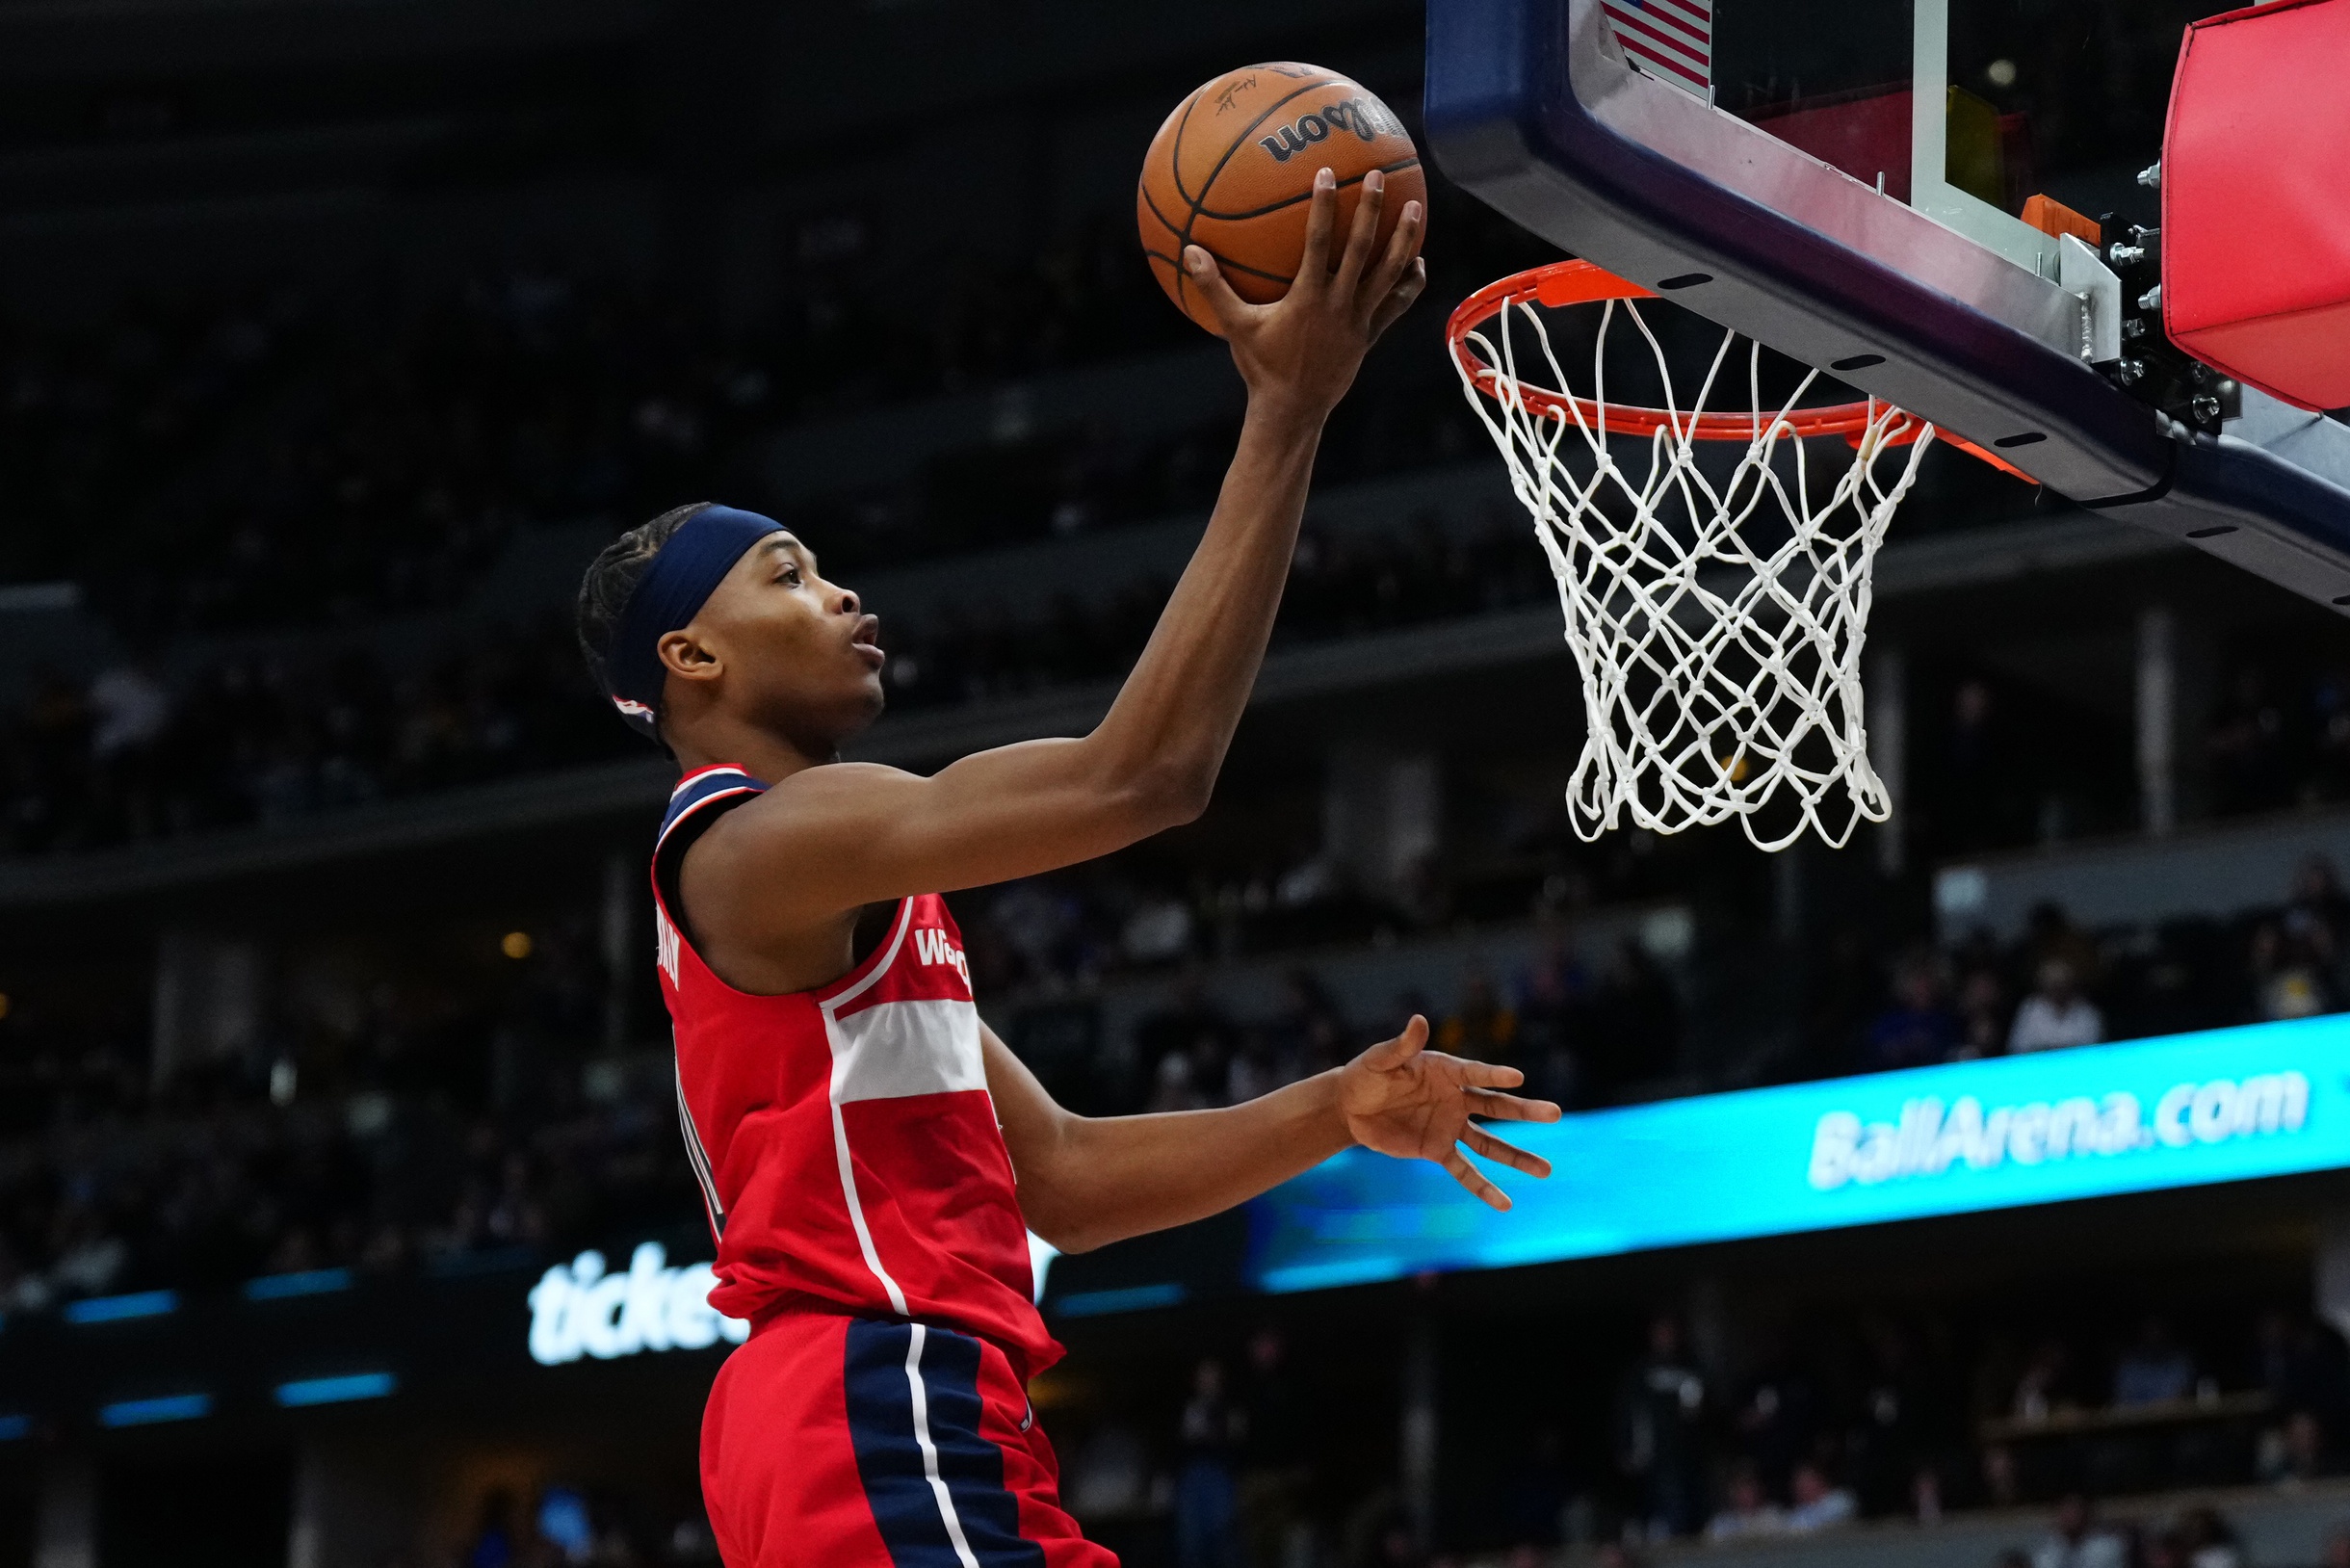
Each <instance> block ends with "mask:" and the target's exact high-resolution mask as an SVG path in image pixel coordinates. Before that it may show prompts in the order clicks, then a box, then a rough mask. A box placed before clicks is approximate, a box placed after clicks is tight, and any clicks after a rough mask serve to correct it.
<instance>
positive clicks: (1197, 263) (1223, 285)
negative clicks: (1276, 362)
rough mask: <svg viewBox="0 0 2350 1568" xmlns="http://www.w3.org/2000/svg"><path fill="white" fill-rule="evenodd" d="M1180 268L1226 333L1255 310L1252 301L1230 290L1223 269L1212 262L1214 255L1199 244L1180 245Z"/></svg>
mask: <svg viewBox="0 0 2350 1568" xmlns="http://www.w3.org/2000/svg"><path fill="white" fill-rule="evenodd" d="M1183 270H1184V272H1185V274H1187V275H1188V277H1189V278H1190V280H1191V286H1192V287H1193V288H1195V289H1197V290H1199V292H1200V296H1201V298H1203V299H1205V300H1206V301H1208V308H1209V309H1210V310H1211V311H1213V312H1214V314H1215V319H1216V321H1217V323H1218V324H1219V325H1221V326H1222V327H1223V329H1224V335H1225V336H1226V337H1230V336H1232V334H1233V331H1234V330H1235V329H1236V328H1237V327H1240V326H1241V325H1243V324H1244V323H1246V322H1247V320H1248V318H1249V317H1250V316H1251V315H1252V314H1253V313H1254V312H1255V311H1256V309H1257V307H1256V306H1255V305H1252V304H1250V303H1249V302H1248V301H1245V300H1243V299H1241V298H1240V296H1239V295H1237V294H1235V293H1233V292H1232V284H1231V283H1229V282H1228V281H1226V280H1225V277H1224V269H1222V268H1221V267H1218V266H1217V265H1216V264H1215V258H1214V256H1212V255H1210V254H1208V252H1207V250H1206V249H1205V248H1203V247H1200V246H1196V245H1187V246H1185V247H1184V248H1183Z"/></svg>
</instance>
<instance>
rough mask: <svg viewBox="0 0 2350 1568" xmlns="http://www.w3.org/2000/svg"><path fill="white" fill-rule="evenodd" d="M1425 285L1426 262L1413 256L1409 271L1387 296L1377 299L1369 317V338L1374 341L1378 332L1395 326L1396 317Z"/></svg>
mask: <svg viewBox="0 0 2350 1568" xmlns="http://www.w3.org/2000/svg"><path fill="white" fill-rule="evenodd" d="M1427 286H1428V264H1427V262H1426V261H1425V260H1424V259H1423V258H1422V257H1419V256H1414V257H1413V258H1412V266H1411V271H1409V272H1407V273H1405V274H1403V281H1401V282H1400V283H1397V285H1396V286H1395V287H1394V288H1393V289H1391V290H1390V291H1388V296H1387V298H1386V299H1384V300H1382V301H1379V308H1378V311H1377V313H1376V314H1374V315H1373V316H1372V317H1371V327H1370V328H1369V330H1370V333H1371V341H1372V342H1373V343H1376V342H1377V341H1378V340H1379V337H1380V334H1382V333H1384V332H1385V331H1386V330H1387V329H1388V328H1389V327H1393V326H1395V325H1396V318H1397V317H1398V316H1400V315H1402V314H1403V313H1404V312H1405V311H1407V310H1409V309H1411V308H1412V301H1415V300H1417V299H1419V298H1420V296H1421V293H1422V291H1423V290H1424V289H1426V288H1427Z"/></svg>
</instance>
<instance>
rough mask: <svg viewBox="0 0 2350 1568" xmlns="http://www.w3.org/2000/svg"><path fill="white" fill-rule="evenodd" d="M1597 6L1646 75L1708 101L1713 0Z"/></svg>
mask: <svg viewBox="0 0 2350 1568" xmlns="http://www.w3.org/2000/svg"><path fill="white" fill-rule="evenodd" d="M1600 9H1601V10H1603V11H1605V12H1606V13H1607V19H1608V20H1609V21H1610V22H1613V23H1614V24H1615V35H1616V41H1617V42H1618V43H1621V44H1622V45H1624V52H1625V53H1626V54H1628V55H1630V56H1632V59H1633V60H1634V61H1636V62H1637V63H1639V64H1640V65H1642V66H1644V67H1646V68H1647V70H1648V72H1649V74H1650V75H1652V76H1656V77H1659V78H1661V79H1662V80H1664V81H1667V82H1670V83H1672V84H1673V86H1675V87H1677V88H1680V89H1681V90H1682V91H1684V92H1689V93H1693V94H1695V95H1696V96H1697V97H1700V98H1703V99H1704V100H1706V101H1707V102H1709V103H1710V102H1712V101H1713V0H1600Z"/></svg>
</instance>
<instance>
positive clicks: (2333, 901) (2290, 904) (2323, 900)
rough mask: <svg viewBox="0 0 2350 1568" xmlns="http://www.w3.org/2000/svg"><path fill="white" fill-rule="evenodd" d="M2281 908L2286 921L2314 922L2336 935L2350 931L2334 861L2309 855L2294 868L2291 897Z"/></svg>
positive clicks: (2349, 902) (2348, 898)
mask: <svg viewBox="0 0 2350 1568" xmlns="http://www.w3.org/2000/svg"><path fill="white" fill-rule="evenodd" d="M2285 915H2286V918H2287V919H2288V920H2289V919H2293V918H2295V917H2298V918H2300V919H2304V920H2309V921H2314V922H2317V923H2319V924H2321V925H2324V926H2326V927H2328V928H2331V929H2333V930H2335V931H2337V932H2338V931H2342V930H2345V929H2350V894H2345V893H2344V892H2343V891H2342V885H2341V878H2340V877H2339V876H2338V875H2336V874H2335V871H2334V862H2333V861H2331V860H2329V859H2328V858H2326V857H2325V856H2324V855H2321V854H2313V855H2311V856H2309V857H2308V858H2307V859H2305V860H2303V861H2302V862H2301V864H2300V865H2299V866H2298V867H2297V868H2295V870H2294V872H2293V891H2292V896H2291V897H2290V898H2289V899H2287V900H2286V901H2285Z"/></svg>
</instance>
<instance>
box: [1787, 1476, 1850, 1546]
mask: <svg viewBox="0 0 2350 1568" xmlns="http://www.w3.org/2000/svg"><path fill="white" fill-rule="evenodd" d="M1789 1495H1790V1497H1791V1498H1792V1502H1791V1503H1790V1505H1789V1508H1788V1510H1787V1528H1788V1529H1789V1532H1791V1533H1796V1534H1808V1533H1810V1532H1811V1531H1813V1530H1821V1529H1833V1528H1835V1527H1836V1526H1838V1525H1847V1524H1850V1523H1851V1522H1852V1519H1853V1516H1854V1515H1855V1514H1857V1513H1858V1512H1859V1511H1860V1504H1859V1503H1857V1502H1856V1501H1855V1500H1854V1498H1853V1496H1852V1493H1851V1492H1850V1491H1848V1490H1847V1489H1845V1488H1844V1487H1841V1486H1838V1485H1837V1484H1835V1483H1834V1482H1833V1481H1831V1480H1829V1479H1828V1473H1827V1472H1826V1471H1825V1470H1823V1469H1821V1468H1820V1467H1819V1465H1817V1464H1816V1463H1815V1462H1812V1461H1810V1460H1806V1461H1805V1462H1804V1463H1802V1464H1799V1465H1797V1466H1796V1467H1795V1475H1794V1478H1793V1479H1792V1480H1791V1481H1790V1482H1789Z"/></svg>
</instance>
